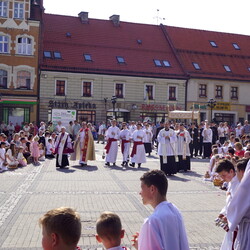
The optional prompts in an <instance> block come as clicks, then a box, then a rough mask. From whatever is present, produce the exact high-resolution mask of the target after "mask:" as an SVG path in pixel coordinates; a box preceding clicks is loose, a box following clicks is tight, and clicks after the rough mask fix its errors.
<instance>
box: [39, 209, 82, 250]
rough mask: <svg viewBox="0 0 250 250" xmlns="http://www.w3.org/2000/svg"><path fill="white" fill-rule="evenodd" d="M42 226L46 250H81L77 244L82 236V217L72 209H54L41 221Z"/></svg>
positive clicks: (43, 242)
mask: <svg viewBox="0 0 250 250" xmlns="http://www.w3.org/2000/svg"><path fill="white" fill-rule="evenodd" d="M39 224H40V225H41V226H42V234H43V238H42V246H43V249H44V250H52V249H53V250H75V249H80V248H78V247H77V243H78V241H79V239H80V236H81V220H80V215H79V214H78V213H77V212H76V211H75V210H73V209H72V208H67V207H60V208H56V209H52V210H50V211H48V212H47V213H46V214H44V215H43V216H42V217H41V218H40V219H39Z"/></svg>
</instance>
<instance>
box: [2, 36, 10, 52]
mask: <svg viewBox="0 0 250 250" xmlns="http://www.w3.org/2000/svg"><path fill="white" fill-rule="evenodd" d="M0 36H2V37H4V38H7V40H8V41H0V43H1V44H2V46H3V47H4V44H8V48H7V51H3V52H2V51H0V54H9V53H10V42H11V39H10V35H9V34H5V33H3V32H0Z"/></svg>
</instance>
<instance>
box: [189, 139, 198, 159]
mask: <svg viewBox="0 0 250 250" xmlns="http://www.w3.org/2000/svg"><path fill="white" fill-rule="evenodd" d="M189 149H190V154H191V158H193V155H194V156H195V157H196V156H197V155H198V143H196V142H195V143H192V142H191V143H189Z"/></svg>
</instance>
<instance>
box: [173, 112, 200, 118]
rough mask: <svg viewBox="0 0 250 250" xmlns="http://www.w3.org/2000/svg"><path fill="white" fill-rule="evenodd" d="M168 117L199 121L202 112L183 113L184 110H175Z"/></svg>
mask: <svg viewBox="0 0 250 250" xmlns="http://www.w3.org/2000/svg"><path fill="white" fill-rule="evenodd" d="M168 117H169V118H170V119H192V120H199V119H200V112H199V111H182V110H174V111H170V112H169V115H168Z"/></svg>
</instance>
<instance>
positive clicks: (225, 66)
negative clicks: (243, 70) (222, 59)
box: [224, 65, 232, 72]
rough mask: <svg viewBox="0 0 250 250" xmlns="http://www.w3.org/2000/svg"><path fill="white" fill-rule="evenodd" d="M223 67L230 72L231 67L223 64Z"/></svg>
mask: <svg viewBox="0 0 250 250" xmlns="http://www.w3.org/2000/svg"><path fill="white" fill-rule="evenodd" d="M224 69H225V70H226V71H227V72H232V70H231V68H230V67H229V66H228V65H224Z"/></svg>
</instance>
